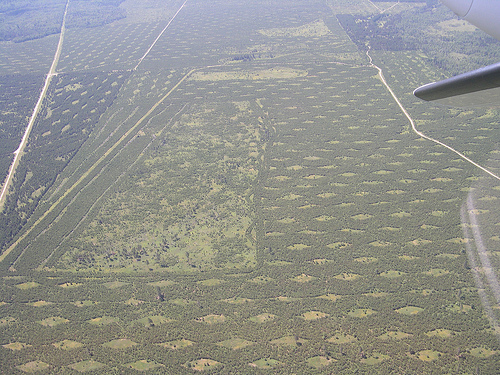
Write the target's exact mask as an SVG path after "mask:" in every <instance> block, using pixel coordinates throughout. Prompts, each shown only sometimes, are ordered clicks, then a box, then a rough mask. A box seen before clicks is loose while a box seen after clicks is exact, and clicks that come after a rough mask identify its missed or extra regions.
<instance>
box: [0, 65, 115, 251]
mask: <svg viewBox="0 0 500 375" xmlns="http://www.w3.org/2000/svg"><path fill="white" fill-rule="evenodd" d="M111 76H112V77H110V76H109V75H108V74H106V73H104V74H100V75H97V76H96V75H95V74H68V75H63V76H60V78H59V81H58V82H57V84H55V85H54V86H53V87H52V88H51V90H50V91H49V94H48V97H49V99H47V101H48V102H49V103H50V104H47V105H45V107H44V108H43V110H42V112H41V113H40V115H39V116H38V119H37V121H36V123H35V126H34V128H33V130H32V133H31V135H30V139H29V142H28V145H27V147H26V149H25V152H24V155H23V158H22V159H21V163H20V164H19V166H18V168H17V170H16V174H15V176H14V179H13V184H12V186H11V190H10V194H9V196H8V198H7V200H6V204H5V206H4V210H3V212H2V214H1V216H0V238H1V240H0V241H1V243H0V246H1V247H2V248H3V247H5V246H6V245H7V244H8V243H9V242H10V240H11V239H12V238H13V237H14V236H15V235H16V234H17V233H18V232H19V230H20V229H21V228H22V226H23V225H24V224H25V223H26V222H27V220H28V219H29V217H30V215H31V214H32V213H33V211H34V209H35V208H36V206H37V204H38V202H39V200H40V198H41V197H42V196H43V194H44V193H45V191H47V190H48V188H49V187H50V186H51V185H52V184H53V183H54V181H55V179H56V177H57V175H58V174H59V173H60V172H61V171H62V169H63V168H64V167H65V166H66V165H67V163H68V162H69V161H70V160H71V158H72V157H73V155H74V154H75V153H76V152H77V151H78V149H79V148H80V147H81V145H82V144H83V142H85V140H86V139H87V138H88V135H89V134H90V133H91V131H92V129H93V127H94V126H95V124H96V123H97V122H98V120H99V118H100V116H101V115H102V114H103V113H104V111H105V110H106V109H107V108H108V107H109V105H110V104H111V103H112V102H113V100H114V99H115V98H116V96H117V94H118V90H119V88H120V87H121V85H122V83H123V81H124V79H125V77H124V76H119V77H118V75H117V74H112V75H111ZM103 82H106V83H103ZM115 82H116V84H113V83H115Z"/></svg>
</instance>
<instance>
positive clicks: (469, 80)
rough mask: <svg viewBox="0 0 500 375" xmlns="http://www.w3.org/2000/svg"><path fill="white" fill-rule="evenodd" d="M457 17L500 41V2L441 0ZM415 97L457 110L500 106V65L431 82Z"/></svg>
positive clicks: (417, 92) (491, 0) (492, 0)
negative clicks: (457, 108) (460, 108)
mask: <svg viewBox="0 0 500 375" xmlns="http://www.w3.org/2000/svg"><path fill="white" fill-rule="evenodd" d="M441 2H442V3H443V4H444V5H446V6H447V7H448V8H450V9H451V10H452V11H453V12H455V14H457V15H458V16H459V17H461V18H463V19H464V20H466V21H468V22H470V23H471V24H473V25H475V26H477V27H479V28H480V29H481V30H483V31H485V32H486V33H488V34H490V35H491V36H493V37H495V38H496V39H498V40H500V22H499V21H500V1H499V0H441ZM413 94H414V95H415V96H416V97H418V98H420V99H423V100H427V101H437V102H438V103H440V104H447V105H452V106H457V107H464V106H466V107H474V106H489V107H491V106H498V105H499V104H500V63H497V64H493V65H490V66H487V67H485V68H481V69H477V70H474V71H472V72H468V73H464V74H460V75H458V76H455V77H451V78H448V79H445V80H443V81H439V82H434V83H429V84H427V85H424V86H422V87H419V88H418V89H416V90H415V91H414V92H413Z"/></svg>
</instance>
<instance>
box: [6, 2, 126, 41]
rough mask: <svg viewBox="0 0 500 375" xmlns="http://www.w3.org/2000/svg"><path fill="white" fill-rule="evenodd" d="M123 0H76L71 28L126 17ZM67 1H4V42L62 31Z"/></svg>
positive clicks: (100, 23) (40, 36)
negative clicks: (121, 6) (122, 5)
mask: <svg viewBox="0 0 500 375" xmlns="http://www.w3.org/2000/svg"><path fill="white" fill-rule="evenodd" d="M122 2H123V0H90V1H87V0H85V1H83V0H75V1H71V3H70V6H69V11H68V19H67V27H73V28H86V27H96V26H102V25H105V24H108V23H111V22H113V21H116V20H119V19H121V18H124V17H125V16H126V12H125V10H124V9H122V8H119V5H120V4H121V3H122ZM65 4H66V1H65V0H48V1H43V0H35V1H25V0H11V1H7V2H2V4H0V41H13V42H24V41H27V40H32V39H38V38H43V37H44V36H47V35H51V34H57V33H59V32H60V31H61V24H62V17H63V15H64V9H65Z"/></svg>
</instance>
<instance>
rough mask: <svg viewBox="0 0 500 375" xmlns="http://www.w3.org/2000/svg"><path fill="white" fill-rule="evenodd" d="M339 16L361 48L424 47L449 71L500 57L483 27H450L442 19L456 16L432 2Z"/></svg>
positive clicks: (432, 60)
mask: <svg viewBox="0 0 500 375" xmlns="http://www.w3.org/2000/svg"><path fill="white" fill-rule="evenodd" d="M337 19H338V21H339V22H340V24H341V25H342V27H343V28H344V30H345V31H346V32H347V34H348V35H349V37H350V38H351V40H352V41H353V42H354V43H356V45H357V46H358V48H359V49H360V50H361V51H363V52H364V51H366V48H367V46H368V45H369V46H370V47H371V48H372V49H373V50H382V51H407V50H421V51H423V52H424V53H425V54H426V55H427V56H428V57H429V60H430V62H432V63H434V64H435V65H436V66H437V67H438V68H440V69H443V70H444V71H446V72H447V74H458V73H461V72H463V71H466V70H472V69H477V68H479V67H481V66H484V65H488V64H493V63H495V62H497V61H498V60H499V59H500V46H499V44H498V42H497V41H496V40H495V39H494V38H492V37H490V36H488V35H486V34H485V33H484V32H482V31H480V30H475V31H470V30H468V29H467V28H466V29H464V30H461V29H460V28H459V27H456V30H454V29H453V27H449V28H447V27H446V25H443V24H442V22H443V21H453V20H456V18H455V17H454V15H453V13H452V12H451V11H450V10H449V9H448V8H446V7H444V6H440V5H436V4H433V3H432V2H430V3H428V5H427V6H424V7H416V8H413V9H410V10H407V11H405V12H402V13H398V14H377V15H373V16H369V17H365V16H356V15H351V14H338V15H337ZM457 22H458V21H457ZM462 22H463V23H464V25H467V24H466V22H465V21H462ZM455 26H456V25H455ZM443 27H444V28H443Z"/></svg>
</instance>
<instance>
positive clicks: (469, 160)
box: [366, 48, 500, 181]
mask: <svg viewBox="0 0 500 375" xmlns="http://www.w3.org/2000/svg"><path fill="white" fill-rule="evenodd" d="M366 56H368V59H369V62H370V65H371V66H372V67H374V68H375V69H377V70H378V75H379V77H380V80H381V81H382V83H383V84H384V86H385V87H386V89H387V90H388V91H389V93H390V94H391V96H392V98H393V99H394V101H395V102H396V104H397V105H398V106H399V108H400V109H401V111H402V112H403V113H404V115H405V116H406V118H407V119H408V121H410V124H411V128H412V130H413V132H414V133H415V134H417V135H418V136H420V137H422V138H425V139H427V140H429V141H431V142H434V143H437V144H438V145H441V146H443V147H446V148H447V149H448V150H450V151H452V152H454V153H455V154H457V155H458V156H460V157H461V158H462V159H464V160H465V161H467V162H469V163H471V164H472V165H474V166H475V167H478V168H479V169H481V170H482V171H484V172H486V173H488V174H489V175H490V176H492V177H494V178H496V179H497V180H499V181H500V177H499V176H497V175H496V174H495V173H493V172H491V171H490V170H488V169H486V168H485V167H483V166H481V165H479V164H478V163H476V162H475V161H473V160H471V159H469V158H468V157H467V156H465V155H464V154H462V153H461V152H460V151H457V150H455V149H454V148H453V147H451V146H448V145H447V144H446V143H443V142H441V141H438V140H437V139H434V138H432V137H429V136H428V135H425V134H424V133H422V132H421V131H419V130H418V129H417V127H416V125H415V121H413V119H412V118H411V116H410V114H409V113H408V111H407V110H406V109H405V107H403V104H401V102H400V101H399V99H398V97H397V96H396V94H394V91H392V89H391V87H390V86H389V84H388V83H387V81H386V80H385V77H384V74H383V72H382V69H380V68H379V67H378V66H377V65H375V64H374V63H373V60H372V58H371V56H370V48H368V51H366Z"/></svg>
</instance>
